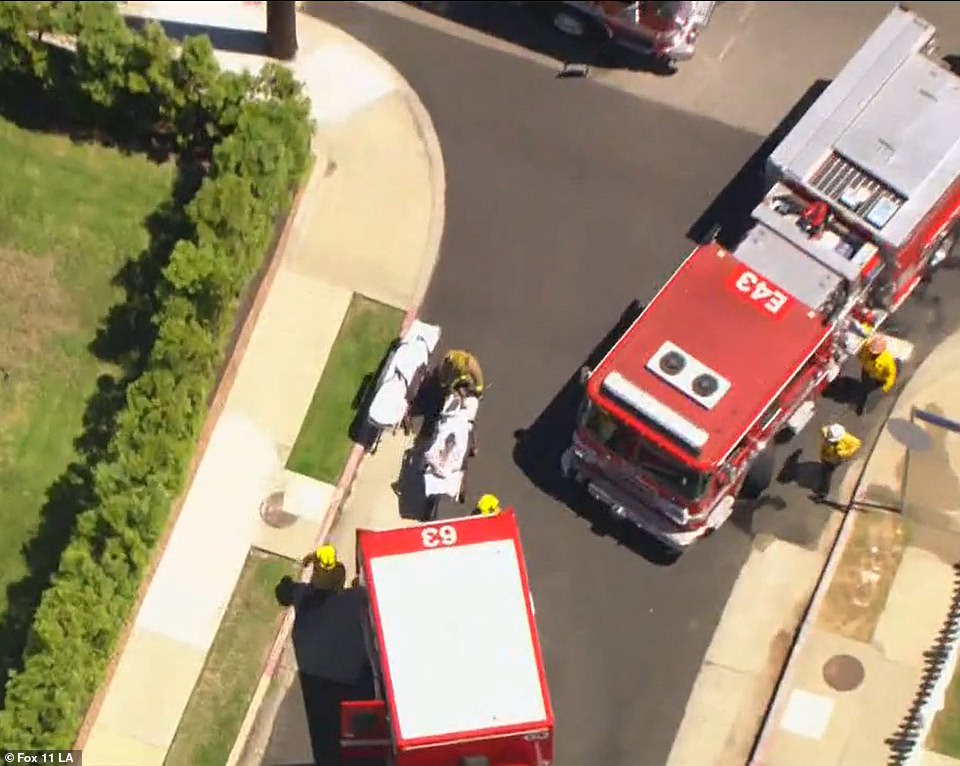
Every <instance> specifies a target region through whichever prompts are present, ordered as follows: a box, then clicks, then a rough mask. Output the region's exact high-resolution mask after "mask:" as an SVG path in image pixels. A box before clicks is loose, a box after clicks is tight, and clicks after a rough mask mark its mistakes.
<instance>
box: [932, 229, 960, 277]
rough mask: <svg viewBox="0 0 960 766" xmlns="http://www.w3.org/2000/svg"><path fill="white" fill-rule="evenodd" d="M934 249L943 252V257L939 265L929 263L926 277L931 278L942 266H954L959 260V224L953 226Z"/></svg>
mask: <svg viewBox="0 0 960 766" xmlns="http://www.w3.org/2000/svg"><path fill="white" fill-rule="evenodd" d="M936 249H937V250H942V251H943V257H942V259H941V260H940V262H939V263H936V264H934V263H931V264H930V265H929V266H928V267H927V272H928V273H927V275H926V276H927V277H930V276H932V275H933V274H935V273H936V272H937V271H938V270H939V269H941V268H942V267H944V266H946V267H947V268H952V267H954V266H956V264H957V261H958V260H960V223H955V224H954V225H953V227H952V228H951V229H950V231H948V232H947V233H946V234H945V235H944V237H943V239H942V240H940V244H939V245H938V246H937V248H936Z"/></svg>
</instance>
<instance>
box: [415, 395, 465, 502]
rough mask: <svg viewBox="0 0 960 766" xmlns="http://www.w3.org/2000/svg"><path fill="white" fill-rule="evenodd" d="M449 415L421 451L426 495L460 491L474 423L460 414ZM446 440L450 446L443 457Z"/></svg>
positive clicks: (452, 495) (448, 493) (453, 493)
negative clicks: (450, 440)
mask: <svg viewBox="0 0 960 766" xmlns="http://www.w3.org/2000/svg"><path fill="white" fill-rule="evenodd" d="M460 412H461V415H459V416H454V417H448V418H446V419H444V420H442V421H441V422H440V424H439V425H438V427H437V433H436V436H435V437H434V439H433V442H431V444H430V446H429V447H428V448H427V451H426V452H425V453H424V462H425V463H426V465H425V467H424V473H423V487H424V494H426V496H427V497H434V496H436V495H449V496H450V497H456V496H457V495H458V494H460V487H461V485H462V484H463V464H464V461H465V460H466V456H467V450H468V449H469V444H470V431H471V429H472V427H473V424H472V423H471V422H470V421H469V420H468V419H467V418H466V417H464V416H463V415H462V413H463V410H461V411H460ZM448 439H452V441H453V446H452V449H451V450H450V451H449V453H448V454H447V455H446V457H444V455H443V451H444V447H445V445H446V443H447V440H448Z"/></svg>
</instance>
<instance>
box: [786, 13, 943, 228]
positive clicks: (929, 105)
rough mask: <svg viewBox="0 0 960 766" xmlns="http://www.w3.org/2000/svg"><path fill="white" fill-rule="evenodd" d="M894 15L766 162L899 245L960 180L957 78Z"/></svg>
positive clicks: (927, 27)
mask: <svg viewBox="0 0 960 766" xmlns="http://www.w3.org/2000/svg"><path fill="white" fill-rule="evenodd" d="M935 35H936V29H935V27H933V26H932V25H931V24H929V23H928V22H926V21H924V20H923V19H921V18H919V17H918V16H917V15H916V14H914V13H912V12H909V11H904V10H900V9H897V8H895V9H894V10H892V11H891V12H890V15H889V16H887V18H886V19H885V20H884V21H883V23H881V24H880V26H879V27H878V28H877V29H876V30H875V31H874V32H873V34H872V35H871V36H870V37H869V38H868V39H867V41H866V42H865V43H864V44H863V46H862V47H861V48H860V49H859V50H858V51H857V52H856V54H854V56H853V57H852V58H851V59H850V61H849V62H848V63H847V64H846V66H845V67H844V68H843V69H842V70H841V72H840V74H839V75H837V77H836V79H834V80H833V82H832V83H831V84H830V86H829V87H828V88H827V89H826V90H825V91H824V93H823V94H822V95H821V96H820V97H819V98H818V99H817V101H816V102H815V103H814V104H813V106H811V107H810V109H809V110H808V111H807V112H806V114H805V115H804V116H803V117H802V118H801V119H800V120H799V122H798V123H797V125H796V126H795V127H794V128H793V129H792V130H791V131H790V133H789V134H788V135H787V137H786V138H785V139H784V140H783V141H782V142H781V143H780V145H779V146H777V148H776V149H774V151H773V152H772V153H771V155H770V157H769V160H768V162H769V165H770V166H771V169H772V170H773V172H774V173H775V174H776V175H780V176H784V177H785V178H787V179H788V180H791V181H793V182H794V183H799V184H801V185H803V186H805V187H807V188H808V190H810V191H811V192H812V193H814V194H816V195H817V196H820V197H822V198H824V199H828V200H830V201H832V202H833V203H835V205H836V206H837V207H838V208H840V209H842V210H845V211H846V212H847V214H848V215H849V216H850V217H851V218H853V219H854V220H856V221H857V222H858V223H859V224H861V225H863V226H864V227H865V228H866V229H868V230H870V231H872V232H873V233H874V235H875V236H876V237H877V238H878V239H879V240H881V241H882V242H885V243H887V244H888V245H890V246H892V247H900V246H902V245H903V244H904V243H905V242H906V241H907V240H908V238H909V237H910V235H911V234H912V233H913V231H914V230H915V229H916V228H917V226H918V225H919V224H920V223H921V221H922V220H923V219H924V217H925V216H926V215H927V213H929V212H930V210H931V208H932V207H933V206H934V205H935V204H936V203H937V201H938V200H940V199H941V198H942V197H943V196H944V195H945V194H946V193H947V192H948V191H949V190H950V188H951V186H952V185H953V184H954V183H955V182H956V180H957V178H958V176H960V129H958V127H957V126H958V125H960V78H958V77H957V76H956V75H954V74H953V73H952V72H950V71H949V70H947V69H945V68H944V67H942V66H940V65H939V64H938V63H937V62H935V61H933V60H931V59H930V58H929V57H928V56H927V55H926V53H925V51H927V49H928V48H929V46H930V45H931V44H932V43H933V41H934V38H935Z"/></svg>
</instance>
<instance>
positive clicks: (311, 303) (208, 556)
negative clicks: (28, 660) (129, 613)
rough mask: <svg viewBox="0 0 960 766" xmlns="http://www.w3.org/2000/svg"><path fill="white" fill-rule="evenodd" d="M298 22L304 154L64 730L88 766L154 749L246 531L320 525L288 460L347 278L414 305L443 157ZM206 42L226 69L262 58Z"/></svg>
mask: <svg viewBox="0 0 960 766" xmlns="http://www.w3.org/2000/svg"><path fill="white" fill-rule="evenodd" d="M124 12H125V13H127V14H128V15H138V16H142V17H147V18H154V19H158V20H161V21H163V22H165V23H166V22H174V24H179V25H181V27H180V30H179V31H183V30H184V29H185V28H189V29H190V32H191V33H202V32H205V31H207V32H209V33H210V36H211V39H212V40H213V41H214V43H215V44H216V43H217V41H218V39H221V35H220V34H219V33H221V32H222V31H223V30H224V29H231V30H241V31H244V30H245V31H253V32H262V31H263V30H264V29H265V11H264V9H263V8H257V7H250V5H249V4H246V3H240V2H223V3H216V4H211V3H201V2H176V3H169V2H155V3H129V4H127V5H126V6H125V7H124ZM171 31H177V30H173V29H172V28H171ZM298 31H299V41H300V53H299V54H298V57H297V59H296V61H295V62H294V63H293V64H292V65H291V66H292V68H293V70H294V72H295V73H296V74H297V76H298V77H299V78H300V79H301V81H302V82H303V83H304V85H305V87H306V91H307V93H308V95H309V96H310V98H311V102H312V113H313V116H314V119H315V120H316V121H317V135H316V141H315V147H314V148H315V154H316V155H317V163H316V165H315V167H314V171H313V173H312V175H311V177H310V179H309V180H308V182H307V184H306V186H305V188H304V189H303V190H302V192H301V195H300V197H299V199H298V203H297V207H296V209H295V212H294V214H293V216H292V219H291V221H288V225H287V229H286V231H285V233H284V237H283V239H282V244H281V250H280V252H278V254H277V257H276V259H275V262H274V265H273V266H272V270H271V273H270V274H269V277H268V278H267V279H266V280H265V282H264V287H263V288H262V289H261V293H262V296H265V297H262V296H261V297H260V298H258V300H261V298H262V302H260V303H258V304H257V305H258V307H259V311H258V312H253V313H252V315H251V318H250V320H248V322H253V324H252V330H247V331H245V332H248V334H249V335H248V341H247V342H246V343H245V348H243V347H242V346H238V352H237V356H235V358H234V360H233V361H232V362H231V365H230V368H229V374H228V375H227V376H225V380H224V383H223V385H222V386H221V391H220V392H218V397H221V395H222V399H223V403H222V410H219V409H218V412H217V413H216V414H215V413H211V419H212V420H215V424H214V425H213V426H212V435H211V436H210V439H209V442H208V446H207V447H206V449H205V450H204V452H203V455H202V457H201V458H200V460H199V464H198V467H197V469H196V472H195V474H194V476H193V480H192V482H191V484H190V486H189V489H188V491H187V494H186V497H185V500H184V502H183V505H182V509H181V511H180V514H179V516H178V518H177V521H176V524H175V527H174V529H173V532H172V534H171V535H170V538H169V542H168V544H167V546H166V548H165V550H164V551H163V554H162V558H161V559H160V563H159V565H158V567H157V569H156V573H155V575H154V577H153V579H152V581H151V582H150V585H149V587H148V590H147V593H146V596H145V598H144V600H143V602H142V604H141V606H140V608H139V611H138V612H137V614H136V618H135V620H134V624H133V628H132V631H131V633H130V635H129V637H128V639H127V641H126V643H125V644H124V646H123V647H122V652H121V654H120V656H119V660H118V662H117V664H116V667H115V671H114V672H113V674H112V676H111V678H110V680H109V682H108V685H107V686H106V688H105V691H104V692H103V693H102V694H101V695H100V698H99V702H100V703H101V704H99V705H95V706H94V708H92V709H91V712H90V714H89V715H88V722H87V726H85V727H84V735H85V736H83V737H82V738H81V741H80V742H78V744H77V747H82V748H83V749H84V755H85V761H89V762H90V763H92V764H96V766H112V765H113V764H118V765H119V764H137V766H150V765H151V764H157V765H159V764H162V763H163V761H164V758H165V757H166V753H167V750H168V749H169V747H170V744H171V742H172V740H173V737H174V735H175V733H176V730H177V727H178V725H179V722H180V718H181V716H182V715H183V711H184V709H185V707H186V704H187V702H188V700H189V697H190V694H191V693H192V691H193V687H194V686H195V684H196V681H197V678H198V676H199V674H200V672H201V670H202V667H203V664H204V661H205V658H206V655H207V653H208V651H209V649H210V646H211V644H212V642H213V638H214V635H215V634H216V631H217V628H218V626H219V624H220V621H221V619H222V617H223V614H224V611H225V609H226V606H227V604H228V602H229V599H230V597H231V595H232V593H233V590H234V587H235V585H236V580H237V577H238V575H239V573H240V570H241V569H242V566H243V563H244V561H245V559H246V556H247V553H248V551H249V549H250V548H251V546H257V547H262V548H265V549H267V550H270V551H272V552H276V553H279V554H281V555H286V556H290V557H297V558H299V556H300V555H302V554H303V551H304V549H306V548H309V547H310V546H311V545H312V543H313V541H314V540H315V539H316V538H317V537H318V535H320V534H321V533H322V532H323V531H324V530H325V529H327V528H328V523H327V522H328V518H327V516H328V512H329V510H330V505H331V496H332V495H334V489H335V488H334V487H331V486H328V485H324V484H322V483H320V482H316V481H313V480H311V479H308V478H307V477H303V476H298V475H296V474H291V473H290V472H289V471H286V470H284V468H283V466H284V463H285V461H286V458H287V456H288V454H289V452H290V449H291V447H292V445H293V442H294V441H295V439H296V437H297V433H298V431H299V428H300V425H301V422H302V420H303V417H304V415H305V413H306V411H307V408H308V407H309V404H310V401H311V398H312V396H313V391H314V389H315V387H316V385H317V382H318V381H319V379H320V376H321V373H322V371H323V368H324V366H325V364H326V360H327V356H328V354H329V352H330V347H331V346H332V344H333V341H334V339H335V337H336V335H337V332H338V330H339V327H340V324H341V322H342V320H343V316H344V313H345V312H346V309H347V306H348V304H349V302H350V299H351V297H352V295H353V294H354V293H361V294H364V295H366V296H368V297H371V298H374V299H377V300H380V301H383V302H386V303H389V304H391V305H394V306H397V307H398V308H401V309H403V310H409V309H411V308H415V307H416V306H417V305H419V302H420V300H421V298H422V295H423V293H424V291H425V290H426V285H427V281H428V280H429V277H430V274H431V273H432V269H433V265H434V263H435V261H436V258H437V254H438V249H439V234H440V231H441V229H442V220H443V194H444V185H443V170H442V158H441V157H440V154H439V148H438V145H437V142H436V136H435V134H434V131H433V126H432V124H430V121H429V117H428V116H427V115H426V112H425V111H424V109H423V107H422V105H420V103H419V100H418V99H417V98H416V95H415V94H413V92H412V91H411V90H410V88H409V86H408V85H407V84H406V82H405V81H403V79H402V78H401V77H400V75H399V74H398V73H397V72H396V71H395V70H394V69H393V68H392V67H391V66H390V65H389V64H387V63H386V62H385V61H383V60H382V59H380V58H379V57H378V56H376V55H375V54H374V53H373V52H372V51H370V50H369V49H367V48H366V47H364V46H363V45H361V44H360V43H358V42H357V41H355V40H354V39H353V38H351V37H349V36H348V35H346V34H345V33H342V32H340V31H339V30H337V29H335V28H333V27H331V26H329V25H327V24H325V23H324V22H321V21H319V20H316V19H313V18H310V17H307V16H303V15H301V16H300V17H299V30H298ZM234 39H236V34H234ZM218 58H219V59H220V61H221V65H222V66H224V68H229V69H238V68H250V69H256V68H259V67H260V66H262V63H263V61H264V59H262V58H260V57H258V56H253V55H249V54H243V53H236V52H224V51H218ZM220 412H222V414H219V413H220ZM218 414H219V417H218ZM209 427H210V426H209V424H208V428H209ZM387 454H389V452H387ZM278 491H283V492H285V496H286V503H285V507H284V510H286V511H287V512H290V513H293V514H294V515H296V516H297V517H298V518H297V521H296V523H295V524H293V525H292V526H290V527H288V528H286V529H283V530H277V529H273V528H271V527H268V526H267V525H266V524H265V523H264V522H263V521H262V520H261V518H260V513H259V511H260V508H261V505H262V503H263V502H264V500H265V499H266V498H267V497H269V496H270V495H271V494H273V493H275V492H278ZM212 541H213V544H212Z"/></svg>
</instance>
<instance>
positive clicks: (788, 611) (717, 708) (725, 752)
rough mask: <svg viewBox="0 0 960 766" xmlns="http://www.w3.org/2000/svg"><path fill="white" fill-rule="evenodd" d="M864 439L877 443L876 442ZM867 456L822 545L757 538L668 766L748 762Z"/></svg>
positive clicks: (848, 473) (842, 494)
mask: <svg viewBox="0 0 960 766" xmlns="http://www.w3.org/2000/svg"><path fill="white" fill-rule="evenodd" d="M891 350H892V351H893V353H894V354H895V355H896V356H898V357H899V358H901V359H904V360H908V359H910V358H911V357H912V355H913V346H912V344H911V343H909V342H908V341H906V340H902V339H898V338H891ZM855 368H856V363H855V362H854V361H851V362H850V369H849V370H847V371H845V374H855V372H854V370H855ZM862 435H863V436H864V437H865V439H866V441H867V443H868V444H869V443H870V438H869V436H870V435H869V434H866V433H865V434H862ZM866 452H867V451H866V450H865V451H864V453H863V454H861V456H859V457H858V458H857V459H856V460H854V461H853V462H852V463H851V464H850V465H849V466H848V467H847V468H846V469H845V471H844V473H843V475H842V476H841V477H840V481H838V482H837V485H838V486H837V487H836V489H835V495H834V498H833V504H834V505H835V506H836V508H837V510H834V511H832V512H830V515H829V518H828V519H827V521H826V524H825V525H824V528H823V530H822V532H821V534H820V536H819V539H818V540H816V541H811V544H810V545H799V544H796V543H793V542H788V541H786V540H781V539H778V538H776V537H773V536H772V535H766V534H761V535H757V537H756V538H755V540H754V546H753V549H752V550H751V552H750V556H749V557H748V559H747V561H746V563H745V564H744V566H743V568H742V570H741V572H740V575H739V576H738V578H737V581H736V583H735V584H734V587H733V590H732V591H731V593H730V597H729V598H728V600H727V603H726V605H725V607H724V610H723V614H722V616H721V618H720V622H719V623H718V625H717V627H716V630H715V631H714V634H713V638H712V640H711V642H710V645H709V647H708V648H707V651H706V654H705V655H704V659H703V663H702V665H701V667H700V671H699V673H698V675H697V678H696V681H695V682H694V686H693V689H692V690H691V692H690V696H689V698H688V702H687V707H686V711H685V714H684V717H683V720H682V721H681V724H680V727H679V729H678V731H677V734H676V737H675V739H674V744H673V748H672V749H671V752H670V757H669V760H668V766H700V765H701V764H704V763H710V764H712V765H713V766H741V765H742V764H743V763H745V762H746V760H747V758H748V757H749V753H750V749H751V747H752V745H753V741H754V739H755V737H756V733H757V729H758V727H759V725H760V723H761V721H762V720H763V717H764V713H765V711H766V708H767V705H768V703H769V700H770V695H771V693H772V690H773V689H774V687H775V686H776V683H777V679H778V678H779V676H780V672H781V669H782V668H783V665H784V662H785V661H786V659H787V656H788V653H789V651H790V646H791V642H792V639H793V636H794V634H795V633H796V630H797V625H798V624H799V623H800V621H801V619H802V617H803V612H804V609H805V608H806V605H807V604H808V603H809V601H810V597H811V595H812V594H813V591H814V588H815V586H816V583H817V580H818V578H819V576H820V572H821V570H822V569H823V565H824V561H825V560H826V558H827V555H828V552H829V549H830V546H831V545H832V543H833V540H834V539H835V537H836V534H837V530H838V528H839V525H840V522H841V519H842V517H843V513H842V511H841V510H839V509H840V508H842V507H845V505H846V503H847V501H848V500H849V499H850V498H851V497H852V495H853V492H854V490H855V488H856V486H857V483H858V480H859V478H860V475H861V473H862V471H863V469H864V465H865V463H866ZM810 459H811V460H816V456H810ZM772 604H775V605H777V606H776V608H772V607H771V605H772Z"/></svg>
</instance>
